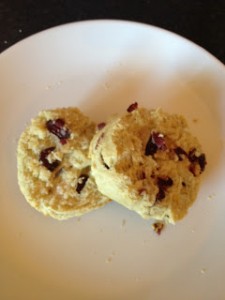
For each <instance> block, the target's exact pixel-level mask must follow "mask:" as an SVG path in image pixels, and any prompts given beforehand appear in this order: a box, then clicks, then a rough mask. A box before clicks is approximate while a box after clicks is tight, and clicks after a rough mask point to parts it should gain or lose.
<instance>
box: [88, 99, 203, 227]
mask: <svg viewBox="0 0 225 300" xmlns="http://www.w3.org/2000/svg"><path fill="white" fill-rule="evenodd" d="M129 111H130V112H129ZM90 157H91V160H92V174H93V176H94V177H95V180H96V183H97V186H98V188H99V190H100V191H101V192H102V193H103V194H105V195H107V196H108V197H109V198H111V199H113V200H115V201H117V202H118V203H120V204H122V205H124V206H125V207H127V208H129V209H131V210H134V211H136V212H137V213H138V214H140V215H141V216H142V217H143V218H154V219H156V220H163V221H166V222H170V223H175V222H176V221H178V220H180V219H182V218H183V217H184V216H185V214H186V213H187V211H188V208H189V207H190V206H191V205H192V203H193V202H194V200H195V199H196V196H197V192H198V187H199V182H200V177H201V176H200V175H201V173H202V172H203V170H204V168H205V164H206V160H205V154H203V153H202V149H201V146H200V144H199V142H198V140H197V139H196V138H195V137H193V136H192V134H191V133H190V131H189V129H188V125H187V122H186V120H185V119H184V118H183V117H182V116H179V115H175V114H168V113H165V112H163V111H162V110H160V109H156V110H147V109H144V108H137V105H133V106H131V107H130V108H129V109H128V112H127V113H126V114H125V115H123V116H122V117H114V118H111V120H109V122H108V123H107V124H106V126H105V127H104V128H102V129H101V130H99V131H98V132H97V133H96V135H95V136H94V138H93V140H92V142H91V146H90Z"/></svg>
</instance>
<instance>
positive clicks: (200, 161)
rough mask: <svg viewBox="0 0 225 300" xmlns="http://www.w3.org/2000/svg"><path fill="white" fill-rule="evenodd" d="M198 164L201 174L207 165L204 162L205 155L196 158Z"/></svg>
mask: <svg viewBox="0 0 225 300" xmlns="http://www.w3.org/2000/svg"><path fill="white" fill-rule="evenodd" d="M198 163H199V166H200V168H201V171H202V172H203V171H204V170H205V166H206V164H207V162H206V157H205V154H204V153H202V154H201V155H200V156H199V157H198Z"/></svg>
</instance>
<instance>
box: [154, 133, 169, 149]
mask: <svg viewBox="0 0 225 300" xmlns="http://www.w3.org/2000/svg"><path fill="white" fill-rule="evenodd" d="M152 141H153V143H155V144H156V146H157V147H158V149H160V150H163V151H164V150H166V148H167V147H166V144H165V137H164V135H163V134H162V133H159V132H153V133H152Z"/></svg>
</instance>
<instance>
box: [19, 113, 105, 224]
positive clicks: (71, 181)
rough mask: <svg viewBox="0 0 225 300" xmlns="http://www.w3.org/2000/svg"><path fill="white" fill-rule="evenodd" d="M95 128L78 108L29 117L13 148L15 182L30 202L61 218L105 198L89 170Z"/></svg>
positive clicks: (100, 203) (45, 212) (97, 203)
mask: <svg viewBox="0 0 225 300" xmlns="http://www.w3.org/2000/svg"><path fill="white" fill-rule="evenodd" d="M94 133H95V124H94V123H93V122H92V121H91V120H90V119H89V118H88V117H86V116H84V115H83V114H82V113H81V112H80V111H79V110H78V109H77V108H62V109H54V110H45V111H42V112H40V113H39V114H38V116H37V117H36V118H34V119H33V120H32V121H31V124H30V125H29V126H28V127H27V128H26V129H25V131H24V132H23V133H22V135H21V137H20V139H19V143H18V149H17V163H18V182H19V186H20V189H21V191H22V193H23V194H24V196H25V198H26V200H27V201H28V202H29V203H30V204H31V206H33V207H34V208H36V209H37V210H38V211H40V212H42V213H43V214H45V215H49V216H52V217H53V218H56V219H59V220H63V219H68V218H70V217H73V216H80V215H82V214H84V213H87V212H89V211H91V210H93V209H97V208H98V207H101V206H103V205H104V204H106V203H107V202H109V199H108V198H107V197H106V196H103V195H102V194H101V193H100V192H99V191H98V189H97V187H96V184H95V180H94V178H93V177H92V176H91V174H90V159H89V158H88V149H89V144H90V141H91V139H92V137H93V135H94Z"/></svg>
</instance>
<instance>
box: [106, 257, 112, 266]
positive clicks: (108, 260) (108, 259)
mask: <svg viewBox="0 0 225 300" xmlns="http://www.w3.org/2000/svg"><path fill="white" fill-rule="evenodd" d="M105 262H106V263H107V264H108V263H111V262H112V256H109V257H108V258H107V259H106V260H105Z"/></svg>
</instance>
